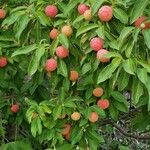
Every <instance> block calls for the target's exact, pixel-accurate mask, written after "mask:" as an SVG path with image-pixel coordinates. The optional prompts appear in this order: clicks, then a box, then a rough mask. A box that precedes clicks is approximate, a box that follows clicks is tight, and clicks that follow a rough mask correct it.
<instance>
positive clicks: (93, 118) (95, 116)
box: [89, 112, 99, 123]
mask: <svg viewBox="0 0 150 150" xmlns="http://www.w3.org/2000/svg"><path fill="white" fill-rule="evenodd" d="M98 118H99V116H98V114H97V112H91V114H90V116H89V121H90V122H93V123H94V122H96V121H97V120H98Z"/></svg>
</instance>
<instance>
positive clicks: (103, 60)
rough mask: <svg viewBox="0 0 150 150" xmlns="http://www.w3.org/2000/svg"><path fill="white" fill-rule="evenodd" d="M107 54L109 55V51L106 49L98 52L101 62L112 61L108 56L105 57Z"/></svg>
mask: <svg viewBox="0 0 150 150" xmlns="http://www.w3.org/2000/svg"><path fill="white" fill-rule="evenodd" d="M106 54H108V51H107V50H106V49H100V50H99V51H98V52H97V58H98V59H99V60H100V62H102V63H106V62H109V61H110V58H107V57H106V56H104V55H106Z"/></svg>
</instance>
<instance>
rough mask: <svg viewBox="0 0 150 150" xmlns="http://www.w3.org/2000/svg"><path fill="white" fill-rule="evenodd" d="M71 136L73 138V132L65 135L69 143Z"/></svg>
mask: <svg viewBox="0 0 150 150" xmlns="http://www.w3.org/2000/svg"><path fill="white" fill-rule="evenodd" d="M70 136H71V132H70V131H69V133H68V134H66V135H65V139H66V140H68V141H69V140H70Z"/></svg>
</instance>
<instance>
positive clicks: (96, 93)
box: [93, 87, 104, 97]
mask: <svg viewBox="0 0 150 150" xmlns="http://www.w3.org/2000/svg"><path fill="white" fill-rule="evenodd" d="M103 93H104V90H103V89H102V88H101V87H97V88H95V89H94V90H93V95H94V96H95V97H100V96H102V95H103Z"/></svg>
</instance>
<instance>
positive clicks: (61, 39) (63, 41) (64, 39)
mask: <svg viewBox="0 0 150 150" xmlns="http://www.w3.org/2000/svg"><path fill="white" fill-rule="evenodd" d="M58 39H59V42H60V43H61V44H62V45H64V46H65V47H66V48H69V41H68V39H67V37H66V36H65V35H64V34H59V36H58Z"/></svg>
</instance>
